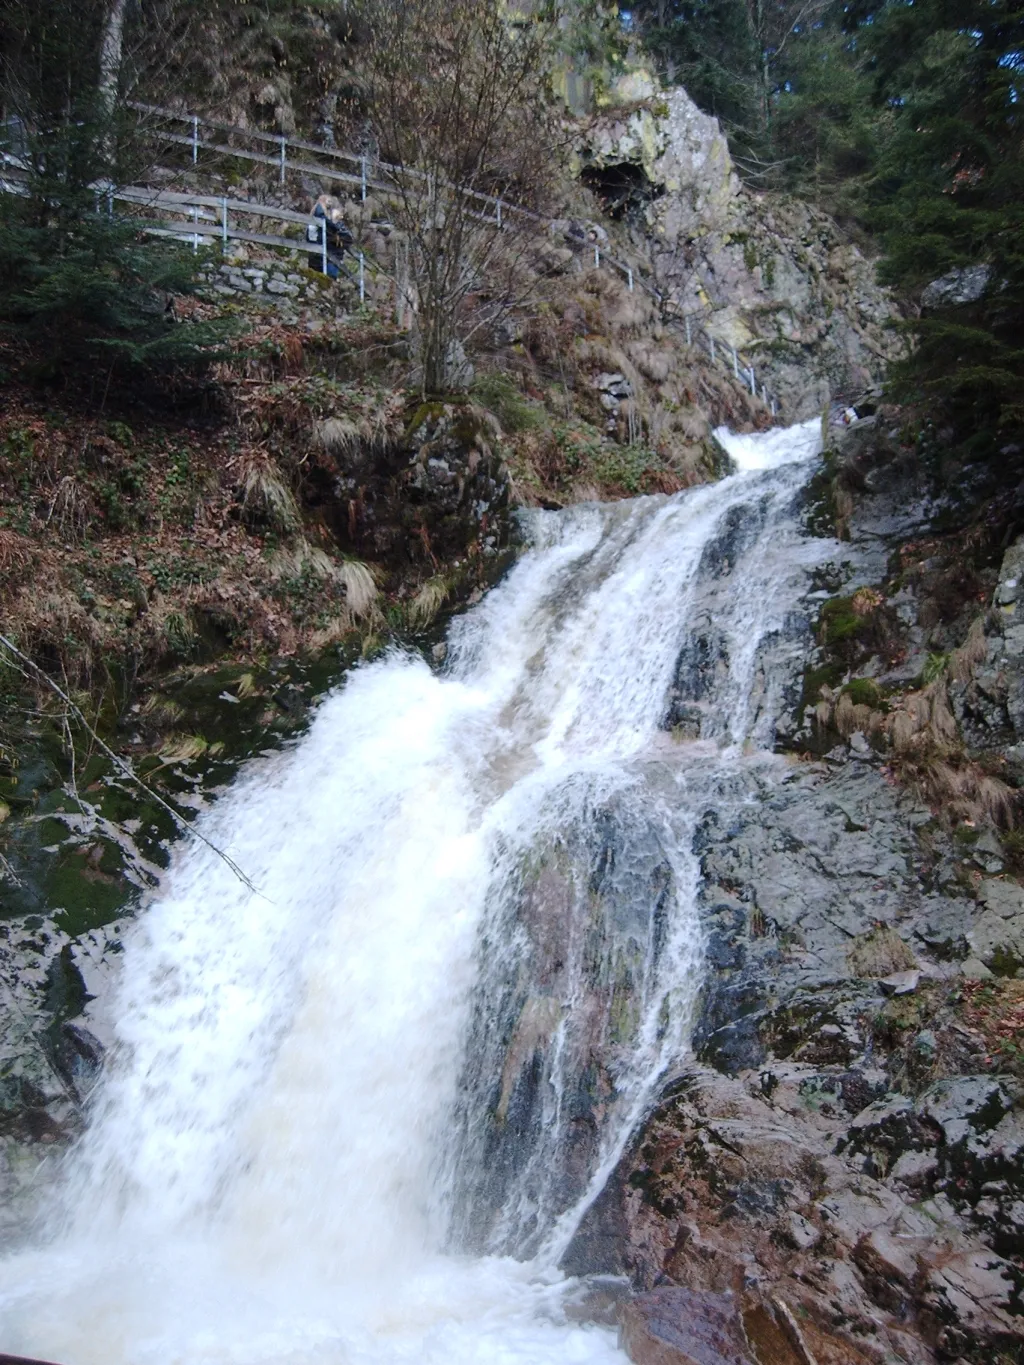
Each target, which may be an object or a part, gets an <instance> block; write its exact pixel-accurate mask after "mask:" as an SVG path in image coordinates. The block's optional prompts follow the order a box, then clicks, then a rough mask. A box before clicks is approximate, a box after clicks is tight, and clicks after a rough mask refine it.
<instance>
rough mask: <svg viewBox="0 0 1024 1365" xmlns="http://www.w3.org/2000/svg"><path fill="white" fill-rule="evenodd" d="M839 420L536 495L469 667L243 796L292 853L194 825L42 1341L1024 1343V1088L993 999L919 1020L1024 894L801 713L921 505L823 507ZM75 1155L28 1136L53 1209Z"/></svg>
mask: <svg viewBox="0 0 1024 1365" xmlns="http://www.w3.org/2000/svg"><path fill="white" fill-rule="evenodd" d="M820 433H821V427H820V424H819V423H818V422H817V421H816V420H814V421H810V422H807V423H804V424H803V425H802V426H800V427H796V428H791V429H789V430H788V431H775V432H771V433H768V434H767V435H763V436H745V437H736V436H731V435H729V433H726V432H721V433H719V437H720V439H721V441H722V442H723V444H724V446H725V447H726V449H727V450H728V452H729V454H730V456H731V459H732V461H733V464H734V470H735V472H734V473H733V474H732V476H730V477H728V478H725V479H723V480H722V481H721V482H720V483H718V484H715V485H707V486H704V487H701V488H697V489H692V490H689V491H687V492H685V493H681V494H678V495H675V496H672V497H652V498H641V499H636V500H633V501H632V502H622V503H617V504H607V505H583V506H578V507H574V508H572V509H569V510H566V511H563V512H559V513H550V512H540V513H534V514H531V515H530V518H529V521H528V524H527V526H526V528H525V529H526V532H527V535H528V538H529V543H530V548H529V550H528V551H527V552H526V553H524V554H523V556H522V557H521V559H520V560H519V562H518V563H517V565H516V566H515V568H514V569H513V570H512V571H511V572H510V573H509V574H508V576H507V577H506V578H505V580H504V581H503V582H502V583H501V584H499V585H498V587H496V588H495V589H493V590H492V591H491V592H490V593H489V594H488V595H487V596H486V597H485V598H484V599H483V600H482V601H481V602H480V603H479V605H478V606H477V607H476V608H475V609H474V610H472V611H471V612H469V613H467V614H466V615H464V616H462V617H461V618H459V619H458V620H457V621H456V622H455V623H454V624H453V625H452V627H451V629H450V632H449V637H448V650H447V655H446V658H445V661H444V664H443V667H442V668H440V669H439V670H436V671H435V670H434V669H432V668H430V667H428V665H427V663H426V662H425V661H424V660H423V659H422V658H420V657H419V656H415V655H402V654H397V653H396V654H393V655H391V656H390V657H387V658H385V659H383V660H381V661H378V662H377V663H374V664H372V665H367V666H364V667H362V668H359V669H356V670H355V671H354V672H353V673H352V674H351V675H350V676H349V678H348V679H347V681H346V683H345V685H344V686H343V687H341V688H340V689H338V690H337V691H336V692H334V693H333V694H331V695H330V696H329V697H328V698H326V699H325V701H324V702H323V703H322V704H321V706H320V708H319V710H318V712H317V713H316V715H315V718H314V720H313V723H312V725H311V728H310V730H309V732H308V734H306V735H305V736H304V737H303V738H302V739H301V740H299V741H298V742H296V743H295V744H294V746H293V747H292V748H290V749H287V750H285V751H282V752H280V753H277V754H275V755H272V756H267V757H265V758H263V759H261V760H258V761H256V762H254V763H252V764H250V765H249V766H248V767H247V768H246V769H245V771H244V772H243V775H242V776H241V778H240V779H239V780H238V781H237V782H236V783H235V784H234V786H233V787H232V788H231V790H230V791H229V792H228V793H226V794H225V796H224V797H223V798H222V799H221V801H220V802H219V803H218V805H217V806H216V807H214V809H213V810H212V811H210V812H208V813H207V814H205V815H204V816H203V817H202V819H203V821H204V826H203V827H204V832H205V833H206V834H207V835H208V837H210V838H211V839H213V840H214V841H215V842H216V843H218V844H219V845H220V846H222V847H224V848H226V849H228V850H229V851H230V853H231V856H232V857H233V858H234V859H235V860H236V861H237V863H238V864H239V865H240V866H242V867H244V868H245V870H246V872H247V874H248V875H249V876H250V877H251V878H252V879H253V881H254V883H255V885H256V886H257V887H258V894H253V892H252V891H251V889H250V888H248V887H247V886H245V885H244V884H243V883H242V882H241V881H239V880H238V879H237V878H236V877H234V876H233V874H232V873H231V871H230V869H229V868H227V867H226V866H225V865H224V864H223V863H222V862H221V861H220V860H219V859H217V858H216V857H214V856H213V854H212V853H211V852H210V851H209V850H208V849H204V848H202V847H199V846H195V845H193V846H192V847H189V848H187V849H184V848H183V849H181V850H180V851H179V853H178V856H177V857H176V859H175V862H174V864H173V865H172V867H171V869H170V871H169V873H168V875H167V877H166V878H165V881H164V884H163V886H162V888H161V892H160V895H159V896H158V897H157V898H156V899H155V900H154V901H153V903H152V904H150V905H149V906H147V907H146V908H145V909H144V910H143V911H141V912H140V913H139V915H138V917H137V919H136V921H135V923H134V925H132V926H131V927H130V928H128V929H127V930H126V932H125V934H124V936H123V937H124V954H123V969H122V971H121V974H120V982H119V984H118V985H117V987H116V989H115V990H114V991H113V992H111V993H110V998H109V999H108V1000H107V1001H106V1005H107V1008H106V1011H105V1014H106V1016H107V1017H108V1018H109V1019H111V1020H112V1021H113V1022H112V1024H111V1027H110V1033H109V1037H108V1038H107V1039H106V1041H108V1042H109V1047H108V1048H107V1060H106V1063H105V1067H104V1072H103V1077H102V1079H101V1080H100V1082H99V1085H98V1087H97V1089H96V1090H95V1091H94V1093H93V1095H92V1097H91V1102H90V1122H89V1126H88V1127H87V1129H86V1131H85V1133H84V1135H83V1136H82V1138H81V1139H80V1141H79V1143H78V1145H77V1147H76V1148H75V1149H74V1150H73V1151H72V1152H71V1154H70V1155H69V1158H68V1160H67V1162H66V1165H65V1169H64V1171H63V1173H62V1176H61V1179H59V1180H57V1181H56V1182H54V1183H53V1185H52V1187H51V1188H50V1189H48V1190H47V1191H46V1193H45V1196H44V1197H42V1198H41V1199H40V1201H39V1207H38V1208H37V1209H36V1213H37V1215H38V1219H37V1223H36V1226H35V1228H34V1229H33V1230H32V1232H31V1233H29V1232H27V1231H26V1232H24V1233H23V1235H22V1240H21V1242H20V1244H19V1245H18V1246H17V1247H16V1248H15V1249H14V1250H12V1251H11V1252H10V1254H8V1255H7V1257H6V1259H5V1260H4V1261H3V1262H2V1263H0V1331H2V1333H3V1336H2V1339H0V1346H2V1348H3V1349H10V1350H14V1351H17V1352H20V1353H22V1354H24V1355H34V1356H37V1357H47V1358H52V1359H54V1360H58V1361H65V1362H73V1365H101V1362H102V1365H127V1362H129V1361H130V1362H132V1365H136V1362H141V1365H149V1362H153V1365H156V1362H158V1361H159V1362H161V1365H162V1363H163V1362H164V1361H166V1360H167V1359H174V1358H180V1359H187V1360H189V1361H196V1362H199V1365H215V1363H218V1365H219V1362H222V1361H228V1360H245V1361H246V1362H247V1365H261V1363H262V1362H268V1363H269V1362H270V1361H274V1362H278V1361H285V1362H295V1363H296V1365H298V1362H300V1361H301V1362H303V1365H305V1362H314V1363H315V1365H342V1363H343V1362H344V1363H345V1365H347V1363H348V1362H350V1361H355V1362H359V1365H363V1362H365V1363H366V1365H398V1363H399V1362H401V1361H408V1360H416V1361H418V1362H419V1361H422V1362H426V1363H427V1365H433V1363H435V1362H436V1365H442V1363H443V1365H485V1363H486V1365H490V1362H492V1361H495V1360H503V1361H507V1362H509V1365H520V1363H521V1365H527V1362H529V1365H548V1363H549V1362H550V1365H563V1362H565V1361H578V1362H586V1363H587V1365H612V1362H619V1365H622V1362H623V1360H624V1355H623V1351H625V1352H628V1355H629V1357H630V1358H631V1359H632V1360H633V1361H634V1362H635V1363H636V1365H692V1362H693V1361H698V1362H700V1365H709V1362H713V1363H714V1365H718V1363H719V1362H725V1361H728V1362H731V1365H780V1363H781V1365H808V1362H809V1361H812V1362H817V1363H818V1365H851V1362H852V1363H853V1365H860V1362H866V1361H871V1362H879V1365H881V1363H882V1362H885V1365H889V1362H893V1365H895V1362H898V1361H899V1362H904V1363H905V1365H932V1363H933V1362H935V1361H944V1360H949V1361H952V1360H961V1359H962V1360H968V1361H971V1362H978V1363H979V1365H980V1362H982V1361H989V1360H992V1359H998V1358H999V1353H1000V1352H1001V1353H1003V1356H1004V1357H1005V1358H1008V1359H1013V1358H1015V1354H1016V1355H1019V1354H1020V1351H1021V1350H1022V1349H1024V1331H1022V1329H1021V1322H1022V1317H1021V1314H1020V1301H1019V1292H1020V1288H1019V1287H1020V1283H1021V1278H1020V1270H1019V1257H1020V1255H1021V1251H1022V1248H1024V1212H1022V1211H1024V1186H1022V1181H1021V1174H1020V1152H1021V1148H1022V1143H1024V1133H1022V1127H1021V1119H1020V1098H1021V1096H1020V1091H1019V1086H1018V1084H1017V1083H1016V1082H1015V1081H1013V1080H1012V1079H1011V1078H1004V1077H996V1076H992V1075H986V1074H984V1072H983V1057H982V1056H981V1054H980V1051H979V1044H978V1041H977V1039H976V1037H975V1036H974V1035H973V1034H972V1032H971V1030H970V1029H969V1028H964V1027H963V1026H962V1025H960V1024H958V1023H957V1022H956V1021H955V1020H952V1019H948V1020H947V1016H941V1018H942V1019H943V1020H947V1022H945V1023H941V1024H940V1023H939V1022H936V1026H935V1028H934V1029H927V1028H921V1027H919V1026H918V1032H917V1034H915V1035H914V1037H913V1041H912V1044H910V1045H904V1046H902V1047H901V1048H900V1049H896V1048H895V1047H894V1046H893V1045H892V1044H891V1042H889V1041H887V1039H888V1038H889V1035H890V1034H891V1033H892V1032H894V1031H899V1030H901V1029H905V1028H909V1027H910V1023H908V1022H906V1021H912V1020H914V1019H915V1018H916V1017H917V1016H916V1014H915V1013H914V1011H915V1002H917V1001H919V1000H920V999H921V998H922V997H924V996H927V995H928V992H929V991H936V990H939V989H940V988H945V987H946V986H947V985H948V983H950V982H954V981H956V980H957V979H960V978H961V976H962V970H963V967H962V964H963V963H964V962H965V959H966V958H967V954H968V953H969V952H975V953H979V954H987V956H988V960H990V961H991V962H992V963H993V965H994V966H995V967H997V968H999V969H1000V970H1003V969H1005V967H1006V965H1007V962H1008V957H1007V954H1008V953H1010V952H1011V951H1013V945H1014V944H1016V943H1017V942H1018V941H1019V936H1018V930H1019V919H1020V915H1019V913H1018V908H1019V907H1018V900H1017V899H1016V898H1015V896H1014V892H1013V890H1012V888H1011V887H1010V884H1008V883H1006V882H1002V881H1000V880H998V879H997V878H995V877H994V876H988V877H987V878H979V879H978V885H977V886H976V887H975V888H974V890H975V892H976V894H975V896H974V897H973V898H972V896H971V895H969V894H968V891H967V888H966V886H965V885H964V883H963V882H962V880H961V881H960V882H958V881H957V880H956V878H955V876H954V875H953V874H952V873H951V872H949V871H948V865H949V862H950V851H949V842H950V841H949V840H948V839H946V838H945V836H943V835H942V834H941V833H940V832H939V831H936V830H934V829H931V830H930V831H929V833H928V836H927V839H925V838H924V837H923V836H922V837H919V834H918V831H920V830H922V829H924V827H925V826H927V825H928V824H929V822H930V815H929V813H928V811H927V810H925V809H924V808H923V807H922V806H921V804H920V802H918V801H917V800H915V799H913V798H912V797H911V796H909V795H908V794H906V793H901V792H900V791H898V790H897V789H896V788H895V787H894V785H893V784H892V783H891V782H890V781H887V780H886V776H885V774H884V773H883V772H882V771H880V767H879V764H878V763H877V761H876V760H875V756H874V753H873V751H872V750H871V748H870V746H869V745H868V744H867V742H866V741H864V736H863V735H861V736H860V738H861V740H862V741H863V743H862V744H861V745H857V744H856V743H854V740H855V737H856V736H855V735H851V736H850V737H849V742H848V743H846V744H845V745H843V746H840V747H839V748H838V749H837V751H836V752H835V753H833V754H831V755H830V756H829V758H828V759H827V761H813V762H799V761H794V760H793V759H792V758H791V757H789V756H786V755H783V754H779V753H775V752H773V748H774V745H775V743H776V742H777V739H778V737H779V736H781V737H782V739H783V740H784V742H785V743H787V744H792V743H794V736H796V735H797V734H799V733H800V730H799V726H800V724H802V723H803V722H802V721H799V720H798V716H799V714H800V713H801V711H802V709H803V707H804V701H805V691H806V679H804V678H803V677H802V674H803V671H804V666H805V662H806V660H807V659H808V657H809V656H810V657H813V650H814V648H815V646H814V644H813V637H812V618H813V616H814V615H815V614H816V612H817V611H818V609H819V607H820V602H821V599H822V596H823V593H824V590H823V589H821V588H820V587H819V586H818V584H819V583H820V582H821V581H822V579H823V576H824V578H825V579H831V578H832V577H834V576H835V575H836V574H839V573H841V574H843V575H846V577H847V578H848V579H849V581H851V582H852V583H854V584H855V585H856V584H858V583H859V582H861V581H864V580H863V579H862V578H861V577H859V576H860V575H863V574H865V573H867V572H868V570H869V569H870V567H871V566H872V565H875V564H877V562H878V561H879V560H881V561H882V562H884V560H885V558H886V554H887V551H886V546H885V536H886V535H887V534H889V532H890V531H891V528H892V526H894V525H903V521H901V518H903V519H904V520H905V518H906V517H907V516H909V515H910V512H909V511H908V508H907V507H906V506H904V507H902V508H901V509H897V510H896V511H893V510H892V509H890V510H889V511H884V509H883V508H881V507H880V506H879V507H875V508H874V509H873V511H872V513H871V516H873V517H874V520H873V521H872V520H871V518H870V517H868V518H867V520H866V521H862V522H860V523H857V524H856V525H854V532H853V534H854V540H853V541H851V542H849V543H847V544H843V545H840V544H839V543H837V542H836V541H833V540H831V539H827V538H823V537H815V536H813V535H811V534H810V533H809V531H808V530H807V529H806V525H805V522H806V515H805V514H806V512H807V496H808V495H807V492H806V485H807V481H808V478H809V476H810V475H811V473H812V472H813V471H814V469H815V468H816V461H815V459H814V457H815V455H816V452H817V450H818V447H819V444H820ZM865 525H869V526H870V527H871V528H872V529H871V530H870V533H869V532H868V531H865V530H864V527H865ZM886 527H888V528H889V530H888V531H886V530H885V529H884V528H886ZM858 537H860V539H858ZM862 541H863V543H861V542H862ZM1018 564H1019V555H1017V556H1016V557H1014V555H1012V554H1011V555H1010V556H1008V559H1007V564H1006V566H1005V572H1004V575H1003V582H1002V586H1001V588H1000V590H999V591H1000V592H1001V593H1002V595H1003V597H1005V598H1007V599H1008V600H1007V603H1006V605H1007V606H1011V607H1013V603H1015V601H1016V598H1015V597H1013V598H1012V599H1011V597H1010V595H1011V594H1012V593H1013V591H1014V589H1013V586H1012V585H1013V583H1014V582H1016V578H1015V574H1016V572H1017V567H1018ZM824 595H826V596H827V594H824ZM1013 609H1014V610H1015V607H1014V608H1013ZM1007 629H1008V632H1009V631H1010V630H1012V629H1013V626H1012V624H1008V627H1007ZM1000 647H1002V646H1000V645H999V644H998V643H996V644H994V645H993V648H995V649H998V648H1000ZM986 657H987V655H986ZM986 856H987V855H986ZM979 966H980V968H981V970H982V971H985V970H988V969H987V968H985V966H984V964H983V963H981V961H980V959H979ZM939 1017H940V1016H937V1019H938V1018H939ZM887 1031H888V1032H887ZM940 1035H941V1036H940ZM78 1041H79V1044H81V1042H82V1040H81V1039H79V1040H78ZM69 1045H70V1044H69ZM939 1051H941V1052H942V1054H943V1056H944V1057H945V1058H946V1059H947V1060H950V1059H951V1074H949V1075H946V1076H941V1077H940V1076H936V1075H935V1074H934V1071H933V1059H934V1057H935V1055H936V1053H937V1052H939ZM897 1054H898V1055H897ZM953 1063H955V1065H953ZM897 1066H901V1067H903V1068H904V1070H903V1072H902V1073H900V1074H897V1070H896V1068H897ZM904 1082H906V1083H905V1084H903V1083H904ZM900 1085H902V1086H903V1088H902V1089H901V1088H898V1087H899V1086H900ZM35 1174H36V1175H37V1174H38V1172H37V1173H35ZM34 1178H35V1175H33V1176H32V1177H31V1178H30V1179H29V1180H24V1179H22V1178H21V1175H20V1174H19V1172H18V1171H16V1170H15V1169H14V1167H13V1166H12V1164H11V1162H10V1161H9V1160H7V1159H6V1156H5V1153H3V1152H0V1181H3V1182H5V1183H7V1184H11V1183H12V1182H17V1183H18V1185H19V1188H20V1189H22V1195H21V1196H20V1198H21V1200H22V1203H23V1204H24V1199H25V1196H24V1186H25V1185H27V1184H30V1183H31V1179H34ZM38 1183H39V1186H40V1188H42V1187H44V1186H45V1185H46V1177H45V1175H44V1176H43V1177H41V1178H40V1179H39V1182H38ZM11 1235H12V1236H14V1230H13V1229H12V1234H11ZM566 1276H569V1277H572V1276H582V1277H584V1279H583V1280H582V1281H578V1282H574V1281H573V1279H572V1278H568V1279H567V1278H566ZM613 1323H618V1325H619V1328H620V1337H619V1338H618V1339H617V1338H616V1336H615V1333H614V1331H613V1328H612V1324H613Z"/></svg>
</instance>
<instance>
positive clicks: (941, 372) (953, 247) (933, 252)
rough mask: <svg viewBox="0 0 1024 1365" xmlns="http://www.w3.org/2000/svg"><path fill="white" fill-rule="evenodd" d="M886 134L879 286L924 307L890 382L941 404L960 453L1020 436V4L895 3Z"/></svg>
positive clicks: (882, 91) (1023, 38)
mask: <svg viewBox="0 0 1024 1365" xmlns="http://www.w3.org/2000/svg"><path fill="white" fill-rule="evenodd" d="M864 32H865V42H866V44H867V45H869V46H870V50H871V53H872V57H873V63H874V78H875V82H876V91H875V97H876V102H877V104H878V105H879V106H880V107H885V108H887V109H888V110H889V111H890V115H891V120H892V128H891V135H890V136H889V137H888V139H887V141H886V143H885V145H884V146H883V148H882V151H881V155H880V164H879V173H878V175H877V177H876V180H875V183H874V185H873V187H872V199H873V202H874V220H873V221H874V224H875V226H876V227H877V228H878V230H879V231H880V232H881V234H882V242H883V245H884V247H885V253H886V254H885V259H884V261H883V263H882V277H883V278H884V279H885V280H886V281H887V282H888V283H890V284H892V285H893V286H894V287H896V288H897V289H898V290H900V291H902V292H903V293H905V294H906V295H907V296H908V297H909V298H911V299H917V298H921V297H922V291H923V290H924V289H925V286H927V285H929V283H930V282H934V281H936V280H939V281H942V283H941V284H940V285H939V286H934V285H933V287H932V288H931V289H930V290H927V291H925V292H924V293H923V299H924V303H925V305H926V306H925V308H924V310H923V313H922V315H921V317H920V318H919V319H918V320H916V321H915V322H914V323H913V324H912V327H911V330H912V333H913V335H914V339H915V342H916V344H915V347H914V349H913V352H912V354H911V355H910V357H909V358H908V360H907V362H906V363H905V364H904V365H903V366H902V367H901V369H900V372H899V373H898V375H897V376H896V378H897V383H898V387H899V391H900V392H901V393H903V394H904V395H905V396H907V397H913V398H918V399H929V400H931V401H936V400H938V401H941V403H942V405H943V406H944V408H945V410H946V412H947V413H948V415H949V418H950V419H951V421H952V423H953V426H954V429H955V432H956V435H957V437H958V439H959V440H960V442H961V443H962V445H963V446H964V448H965V449H967V450H970V451H973V452H974V453H975V454H976V455H979V456H982V455H992V454H994V453H996V452H998V451H999V450H1000V448H1004V449H1005V448H1006V447H1007V446H1008V445H1009V444H1012V443H1014V442H1015V441H1017V440H1018V438H1020V436H1021V432H1022V426H1024V420H1022V419H1024V402H1022V397H1021V389H1022V385H1024V163H1022V150H1024V149H1022V119H1021V112H1020V110H1021V103H1020V101H1021V97H1022V94H1024V91H1022V89H1021V77H1022V66H1024V6H1021V4H1020V3H1019V0H968V3H964V0H955V3H954V2H953V0H916V2H915V3H914V4H906V3H898V4H896V3H893V4H889V5H887V6H886V7H885V8H884V10H882V11H881V12H880V13H879V14H878V15H877V16H875V21H874V23H873V24H872V25H871V26H870V28H869V29H866V30H864Z"/></svg>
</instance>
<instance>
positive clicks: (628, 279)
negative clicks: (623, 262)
mask: <svg viewBox="0 0 1024 1365" xmlns="http://www.w3.org/2000/svg"><path fill="white" fill-rule="evenodd" d="M626 283H627V285H628V288H629V292H630V293H631V294H632V292H633V272H632V270H630V268H629V267H628V266H627V267H626Z"/></svg>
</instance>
